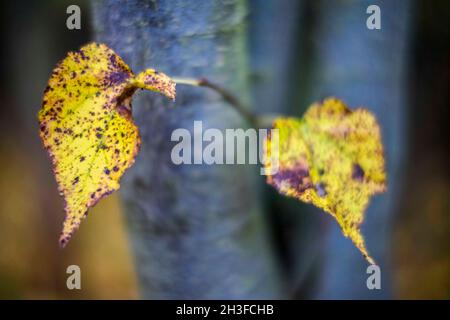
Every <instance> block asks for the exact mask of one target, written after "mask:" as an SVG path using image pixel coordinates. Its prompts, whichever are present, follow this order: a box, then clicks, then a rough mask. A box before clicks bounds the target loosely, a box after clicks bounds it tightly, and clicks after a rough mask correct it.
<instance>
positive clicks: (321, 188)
mask: <svg viewBox="0 0 450 320" xmlns="http://www.w3.org/2000/svg"><path fill="white" fill-rule="evenodd" d="M316 191H317V194H318V195H319V197H321V198H323V197H325V196H326V195H327V190H326V189H325V185H324V184H323V183H321V182H320V183H317V184H316Z"/></svg>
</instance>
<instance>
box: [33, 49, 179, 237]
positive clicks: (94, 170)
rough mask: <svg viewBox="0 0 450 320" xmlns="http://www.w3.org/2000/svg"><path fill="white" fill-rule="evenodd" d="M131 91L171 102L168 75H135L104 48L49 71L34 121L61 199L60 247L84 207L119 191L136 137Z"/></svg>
mask: <svg viewBox="0 0 450 320" xmlns="http://www.w3.org/2000/svg"><path fill="white" fill-rule="evenodd" d="M137 88H145V89H149V90H153V91H158V92H161V93H162V94H164V95H166V96H167V97H169V98H171V99H174V98H175V84H174V82H172V80H171V79H170V78H169V77H167V76H166V75H164V74H163V73H158V72H156V71H154V70H153V69H149V70H146V71H144V72H142V73H141V74H139V75H138V76H136V77H135V76H134V74H133V73H132V72H131V70H130V68H129V67H128V66H127V65H126V63H125V62H124V61H123V60H122V59H121V58H120V57H119V56H118V55H117V54H115V53H114V52H113V51H112V50H111V49H110V48H108V47H107V46H106V45H104V44H96V43H92V44H88V45H86V46H84V47H82V48H81V49H80V50H79V51H77V52H70V53H69V54H68V55H67V57H66V58H65V59H64V60H63V61H62V62H60V63H59V64H58V65H57V67H56V68H55V69H54V70H53V73H52V75H51V77H50V80H49V82H48V86H47V88H46V90H45V93H44V97H43V103H42V108H41V110H40V111H39V114H38V118H39V124H40V136H41V139H42V141H43V143H44V146H45V148H46V149H47V150H48V152H49V154H50V156H51V159H52V163H53V170H54V173H55V176H56V180H57V183H58V188H59V191H60V193H61V194H62V196H63V197H64V200H65V212H66V218H65V220H64V225H63V230H62V233H61V236H60V244H61V245H62V246H65V244H66V243H67V242H68V240H69V239H70V238H71V236H72V234H73V233H74V231H75V230H76V229H77V228H78V226H79V224H80V222H81V220H82V218H83V217H85V216H86V214H87V211H88V209H89V208H90V207H92V206H94V205H95V204H96V203H97V202H98V201H99V200H100V199H101V198H102V197H104V196H106V195H108V194H110V193H111V192H113V191H115V190H117V189H118V188H119V180H120V178H121V177H122V175H123V174H124V172H125V170H126V169H127V168H129V167H130V166H131V165H132V164H133V162H134V159H135V156H136V154H137V153H138V151H139V144H140V137H139V132H138V128H137V127H136V125H135V124H134V122H133V120H132V117H131V97H132V95H133V93H134V92H135V91H136V89H137Z"/></svg>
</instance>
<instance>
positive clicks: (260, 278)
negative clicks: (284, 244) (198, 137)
mask: <svg viewBox="0 0 450 320" xmlns="http://www.w3.org/2000/svg"><path fill="white" fill-rule="evenodd" d="M93 15H94V30H95V35H96V40H97V41H100V42H104V43H106V44H108V45H109V46H111V47H112V48H113V49H114V50H115V51H116V52H117V53H118V54H119V55H120V56H122V57H123V59H124V60H125V61H126V62H127V63H128V64H129V65H130V66H131V67H132V69H133V71H135V72H138V71H141V70H143V69H145V68H149V67H152V68H156V69H157V70H160V71H162V72H165V73H167V74H169V75H172V76H186V77H202V76H206V77H208V78H209V79H210V80H212V81H213V82H216V83H218V84H220V85H222V86H224V87H226V88H229V89H230V90H232V91H233V92H234V93H236V94H237V95H238V96H239V97H240V99H242V100H243V101H245V102H247V103H248V102H249V97H248V79H249V77H248V66H247V57H246V38H245V33H246V18H247V8H246V4H245V1H241V0H228V1H190V0H172V1H169V0H163V1H137V0H132V1H127V2H123V3H122V2H116V1H102V0H99V1H94V2H93ZM177 91H178V92H177V100H176V103H175V105H174V104H173V103H171V102H170V103H168V102H167V101H165V99H163V98H162V97H159V96H158V95H155V94H152V93H148V92H145V93H144V92H143V93H139V94H137V95H136V97H135V100H134V104H133V115H134V118H135V119H136V122H137V124H138V126H139V128H140V133H141V137H142V147H141V152H140V154H139V155H138V157H137V159H136V163H135V165H134V167H132V168H131V169H130V170H129V172H127V174H126V175H125V177H124V179H123V181H122V189H121V194H122V197H123V200H124V206H125V214H126V216H127V220H128V227H129V234H130V237H131V239H132V243H133V247H134V253H135V260H136V267H137V272H138V277H139V278H138V280H139V283H140V285H141V288H142V293H143V296H144V297H145V298H191V299H200V298H209V299H211V298H216V299H220V298H234V299H252V298H259V299H271V298H280V297H281V294H280V292H281V289H280V280H279V270H278V263H277V262H276V259H275V258H274V256H273V250H272V248H271V239H270V238H269V236H268V232H267V229H266V221H265V220H264V216H263V215H262V210H261V204H260V190H259V189H260V188H259V187H258V184H257V177H258V171H257V168H256V167H249V166H242V165H240V166H220V165H214V166H206V165H183V166H175V165H174V164H172V161H171V159H170V154H171V149H172V147H173V146H174V144H175V143H176V142H171V141H170V138H171V133H172V131H173V130H174V129H176V128H181V127H184V128H187V129H188V130H190V131H191V134H192V136H193V133H192V131H193V121H194V120H202V121H203V127H204V129H206V128H207V127H215V128H237V127H242V126H244V127H245V126H246V125H245V124H244V123H243V120H242V119H241V118H240V117H239V115H237V114H236V113H235V112H234V111H233V110H232V109H231V108H229V106H227V105H226V104H225V103H224V102H223V101H222V100H221V98H220V97H218V96H217V95H216V94H215V93H214V92H211V91H208V90H207V89H204V88H194V87H183V86H178V88H177Z"/></svg>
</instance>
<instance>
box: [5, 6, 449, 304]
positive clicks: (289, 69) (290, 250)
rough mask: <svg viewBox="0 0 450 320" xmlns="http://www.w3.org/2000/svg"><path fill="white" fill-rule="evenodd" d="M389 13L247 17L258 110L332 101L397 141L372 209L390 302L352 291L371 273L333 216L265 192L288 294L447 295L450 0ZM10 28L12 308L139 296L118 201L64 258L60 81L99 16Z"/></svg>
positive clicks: (320, 9)
mask: <svg viewBox="0 0 450 320" xmlns="http://www.w3.org/2000/svg"><path fill="white" fill-rule="evenodd" d="M214 1H218V0H214ZM126 2H127V1H124V3H126ZM156 2H158V1H156ZM194 2H195V1H194ZM392 2H393V1H370V2H366V1H351V0H348V1H307V0H303V1H300V0H299V1H295V0H291V1H288V0H281V1H278V2H277V1H258V0H252V1H249V3H248V5H247V24H248V28H247V30H248V31H247V46H248V51H249V65H250V71H251V72H250V83H251V86H252V88H251V90H252V93H253V104H254V106H256V107H255V109H258V110H260V111H261V112H263V111H274V110H278V111H279V112H284V113H286V114H295V115H301V113H302V112H303V111H304V110H305V109H306V107H307V106H308V105H309V104H310V103H312V102H314V101H317V100H320V99H322V98H324V97H326V96H328V95H334V96H337V97H339V98H342V99H344V101H346V102H347V103H348V104H349V105H350V106H352V107H357V106H360V105H365V106H367V107H369V108H372V110H373V111H374V112H375V113H376V114H377V116H378V117H379V119H380V122H381V125H382V127H383V139H384V142H385V144H386V152H387V159H388V165H387V166H388V178H389V188H390V189H389V192H388V194H387V195H380V196H377V197H376V198H375V199H374V200H373V201H372V202H371V208H370V210H369V211H368V216H367V219H366V221H365V223H364V226H363V234H364V235H366V240H367V244H368V248H369V251H370V252H372V253H373V256H374V257H375V258H376V259H377V260H381V261H382V272H383V290H384V289H385V290H386V291H385V292H386V293H385V294H380V295H376V296H368V295H367V294H366V293H364V291H362V289H361V288H360V287H358V288H354V287H352V286H353V284H352V281H359V280H355V279H356V278H355V277H354V276H353V274H354V273H353V272H355V273H358V274H359V275H360V276H359V278H361V279H365V278H366V276H367V275H366V274H365V264H364V261H362V258H361V257H360V256H359V255H358V252H357V250H356V249H355V248H354V247H353V246H352V245H351V243H350V242H349V241H348V239H345V238H344V237H343V236H342V234H341V232H340V230H339V229H338V227H337V224H336V223H335V222H334V221H333V220H332V219H331V218H330V217H329V216H327V215H325V214H324V213H321V212H319V211H318V210H315V209H313V208H311V207H310V206H308V205H304V204H301V203H298V202H297V201H294V200H290V199H285V198H282V197H280V196H278V195H277V194H275V192H273V190H270V189H269V188H267V190H265V191H264V192H265V195H266V196H265V197H264V199H263V200H262V201H264V204H265V205H266V208H267V209H266V210H267V211H268V212H269V221H270V226H271V230H272V232H273V239H274V242H275V245H274V247H275V248H276V250H278V252H279V254H277V255H276V256H277V257H278V258H279V259H280V261H281V262H280V264H281V265H282V266H283V267H282V268H281V272H283V273H284V274H285V276H283V277H284V278H291V279H293V281H292V282H293V283H294V287H293V288H290V289H289V290H290V293H289V296H290V297H294V298H397V299H404V298H412V299H420V298H424V299H449V298H450V237H449V234H450V219H449V214H450V180H449V170H448V163H449V156H448V147H449V146H448V144H449V142H448V141H449V139H448V138H447V134H446V130H448V129H447V124H448V108H449V106H450V90H449V89H450V24H449V21H450V2H449V1H445V0H442V1H439V0H437V1H426V0H416V1H413V0H411V1H406V0H401V1H395V3H392ZM71 4H77V5H79V6H80V8H81V12H82V18H81V21H82V28H81V30H68V29H67V28H66V19H67V17H68V15H67V14H66V8H67V6H69V5H71ZM370 4H378V5H379V6H380V8H381V27H382V29H381V30H368V29H367V28H366V25H365V23H366V19H367V17H368V14H367V13H366V11H365V9H366V8H367V7H368V5H370ZM117 5H118V6H120V5H123V3H121V4H117ZM0 15H1V18H0V23H1V28H0V33H1V40H2V46H1V51H0V70H1V80H0V81H1V82H0V104H1V108H0V115H1V116H0V133H1V135H0V164H1V165H0V168H1V169H0V298H1V299H110V298H115V299H137V298H139V287H138V282H139V281H138V280H137V277H136V272H135V266H134V260H133V252H132V250H131V245H130V239H129V235H128V233H127V227H126V223H125V218H124V213H123V210H122V206H121V201H120V194H119V193H116V194H113V195H112V196H110V197H107V198H105V199H103V200H102V201H100V202H99V204H98V205H97V206H96V207H95V208H94V209H93V210H91V211H90V212H91V213H90V214H89V218H88V219H87V220H86V221H84V223H83V224H82V226H81V228H80V230H79V231H78V232H77V234H76V235H75V237H74V239H73V240H72V241H71V243H70V244H69V245H68V247H67V248H66V249H64V250H61V249H60V248H59V247H58V242H57V239H58V235H59V232H60V229H61V225H62V221H63V201H62V199H61V198H60V196H59V195H58V192H57V186H56V182H55V179H54V177H53V175H52V173H51V167H50V161H49V158H48V156H47V154H46V152H45V150H44V149H43V148H42V145H41V141H40V140H39V136H38V125H37V117H36V115H37V111H38V110H39V108H40V106H41V99H42V94H43V90H44V88H45V87H46V84H47V80H48V78H49V76H50V74H51V71H52V69H53V68H54V66H55V65H56V63H57V62H58V61H59V60H61V59H62V58H63V57H64V56H65V54H66V53H67V52H68V51H70V50H75V49H78V48H79V47H80V46H81V45H83V44H85V43H86V42H89V41H92V39H94V33H95V31H94V27H93V23H92V19H91V17H92V7H91V6H90V4H89V3H88V1H65V0H64V1H61V0H58V1H56V0H45V1H22V0H17V1H8V2H7V1H2V3H1V7H0ZM162 71H164V70H162ZM280 79H282V80H280ZM278 80H279V81H278ZM446 168H447V169H446ZM292 244H295V246H293V245H292ZM347 249H348V250H347ZM353 251H354V252H353ZM347 252H352V254H351V255H348V254H347ZM354 259H357V262H355V264H353V263H352V262H351V261H353V260H354ZM297 260H299V261H301V262H298V261H297ZM71 264H77V265H79V266H80V267H81V270H82V290H73V291H70V290H68V289H67V288H66V278H67V275H66V273H65V271H66V268H67V266H68V265H71ZM352 266H354V267H352ZM352 270H353V271H352ZM286 275H287V276H286ZM385 275H386V276H385ZM359 278H358V279H359ZM360 282H361V283H360V286H362V287H364V290H366V291H367V289H365V280H361V281H360ZM385 284H386V285H385ZM361 292H363V293H361Z"/></svg>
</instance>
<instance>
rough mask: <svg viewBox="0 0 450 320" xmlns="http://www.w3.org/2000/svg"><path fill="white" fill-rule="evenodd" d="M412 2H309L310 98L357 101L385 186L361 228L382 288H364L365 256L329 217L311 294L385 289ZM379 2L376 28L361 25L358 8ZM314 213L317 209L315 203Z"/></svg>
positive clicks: (375, 294) (377, 293)
mask: <svg viewBox="0 0 450 320" xmlns="http://www.w3.org/2000/svg"><path fill="white" fill-rule="evenodd" d="M412 3H413V1H387V0H386V1H375V2H374V1H346V0H345V1H344V0H336V1H320V2H316V3H315V5H317V7H316V10H315V11H316V12H317V17H316V20H317V30H316V33H315V34H314V38H315V39H320V41H315V42H314V45H313V57H312V60H311V61H310V62H311V63H313V65H314V72H313V73H312V74H313V77H312V80H311V88H312V94H311V99H310V100H311V101H318V100H320V99H323V98H325V97H327V96H336V97H338V98H340V99H343V100H344V101H345V102H346V103H347V104H348V105H349V106H350V107H353V108H356V107H359V106H364V107H367V108H369V109H370V110H371V111H372V112H374V113H375V115H376V116H377V119H378V120H379V122H380V125H381V130H382V139H383V144H384V146H385V156H386V170H387V173H388V191H387V192H386V193H384V194H382V195H379V196H376V197H374V198H373V199H372V200H371V202H370V204H369V208H368V210H367V212H366V219H365V221H364V224H363V227H362V232H363V234H364V236H365V238H366V244H367V248H368V250H369V253H370V254H371V255H372V256H373V257H374V258H375V260H376V262H377V264H378V265H379V266H380V267H381V273H382V274H381V281H382V284H381V288H382V290H368V289H367V287H366V279H367V277H368V275H367V274H366V268H367V263H366V261H364V259H363V258H362V257H361V254H360V253H359V252H358V250H356V248H355V247H354V246H353V244H352V243H351V241H350V240H349V239H346V238H344V237H343V236H342V232H341V230H340V229H339V227H338V225H337V223H335V222H334V221H332V219H331V218H330V219H328V220H329V223H330V226H329V232H328V237H327V238H326V240H325V241H326V243H325V251H324V255H323V263H322V273H321V275H320V279H321V284H320V285H319V287H318V290H317V296H316V297H317V298H326V299H329V298H331V299H351V298H358V299H364V298H366V299H373V298H389V297H391V295H392V291H391V287H390V284H391V283H392V280H391V276H392V275H391V271H392V268H391V262H390V255H391V253H390V250H391V245H392V242H391V237H392V231H391V230H392V229H391V226H392V218H393V217H392V214H393V212H395V211H396V210H397V206H396V203H398V202H397V201H398V198H399V196H400V189H401V183H400V181H402V175H403V172H404V171H403V168H402V164H403V163H404V159H405V151H406V139H405V137H406V130H405V129H406V128H405V123H406V122H407V119H408V118H407V117H408V115H407V110H408V109H407V106H406V104H407V101H406V96H407V80H408V78H407V66H408V55H407V53H408V52H409V51H408V49H409V48H408V45H409V42H410V41H409V40H410V30H411V26H410V20H411V19H410V16H411V10H412ZM371 4H377V5H378V6H379V7H380V8H381V30H369V29H368V28H367V27H366V19H367V18H368V17H369V15H368V14H366V9H367V7H368V6H369V5H371ZM311 210H313V211H317V214H323V213H322V212H319V210H316V209H311Z"/></svg>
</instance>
